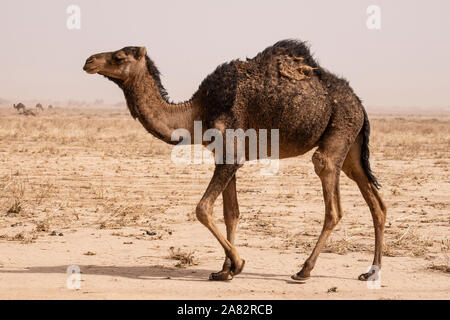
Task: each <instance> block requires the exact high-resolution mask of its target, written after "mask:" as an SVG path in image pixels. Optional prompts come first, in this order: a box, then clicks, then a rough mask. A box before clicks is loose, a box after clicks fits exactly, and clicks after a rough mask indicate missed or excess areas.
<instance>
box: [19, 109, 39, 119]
mask: <svg viewBox="0 0 450 320" xmlns="http://www.w3.org/2000/svg"><path fill="white" fill-rule="evenodd" d="M22 114H23V115H24V116H33V117H36V113H34V112H33V110H30V109H24V110H23V112H22Z"/></svg>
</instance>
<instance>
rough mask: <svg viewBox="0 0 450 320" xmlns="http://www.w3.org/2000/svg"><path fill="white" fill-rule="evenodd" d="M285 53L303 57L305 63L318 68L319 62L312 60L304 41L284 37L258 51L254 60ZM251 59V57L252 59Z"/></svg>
mask: <svg viewBox="0 0 450 320" xmlns="http://www.w3.org/2000/svg"><path fill="white" fill-rule="evenodd" d="M278 55H287V56H290V57H302V58H304V59H305V62H306V64H308V65H309V66H310V67H313V68H319V67H320V66H319V64H318V63H317V62H316V61H315V60H314V58H313V56H312V54H311V52H310V50H309V46H308V44H307V43H306V42H304V41H300V40H295V39H286V40H281V41H278V42H277V43H275V44H274V45H273V46H270V47H268V48H266V49H265V50H264V51H262V52H260V53H259V54H257V55H256V57H255V58H254V59H255V60H259V59H261V60H265V59H267V58H269V57H272V56H278ZM252 60H253V59H252Z"/></svg>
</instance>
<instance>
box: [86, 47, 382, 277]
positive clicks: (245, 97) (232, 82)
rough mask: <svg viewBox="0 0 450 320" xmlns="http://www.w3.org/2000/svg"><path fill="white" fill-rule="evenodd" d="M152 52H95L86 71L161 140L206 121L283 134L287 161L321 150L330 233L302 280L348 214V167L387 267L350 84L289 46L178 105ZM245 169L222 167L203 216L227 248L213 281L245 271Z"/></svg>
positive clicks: (224, 70) (209, 83)
mask: <svg viewBox="0 0 450 320" xmlns="http://www.w3.org/2000/svg"><path fill="white" fill-rule="evenodd" d="M146 52H147V51H146V49H145V47H126V48H123V49H121V50H118V51H115V52H106V53H100V54H96V55H93V56H91V57H90V58H89V59H87V61H86V64H85V66H84V70H85V71H86V72H88V73H99V74H101V75H104V76H106V77H107V78H108V79H110V80H112V81H114V82H115V83H116V84H118V85H119V87H120V88H121V89H122V90H123V91H124V94H125V98H126V101H127V105H128V108H129V109H130V112H131V115H132V116H133V117H134V118H137V119H138V120H139V121H140V122H141V123H142V125H143V126H144V127H145V128H146V129H147V130H148V132H150V133H152V134H153V135H155V136H156V137H157V138H159V139H161V140H163V141H166V142H167V143H174V142H172V141H171V133H172V132H173V131H174V130H175V129H178V128H185V129H188V130H189V131H190V132H191V133H192V134H193V123H194V121H196V120H197V121H202V124H203V130H207V129H209V128H216V129H219V130H221V131H222V132H224V130H225V129H228V128H229V129H239V128H240V129H243V130H244V131H245V130H247V129H250V128H252V129H256V130H257V129H268V130H270V129H279V134H280V150H279V155H280V158H281V159H282V158H287V157H294V156H298V155H301V154H304V153H306V152H308V151H309V150H311V149H312V148H317V149H316V151H315V153H314V155H313V157H312V161H313V163H314V168H315V172H316V173H317V175H318V176H319V177H320V179H321V181H322V188H323V195H324V200H325V221H324V227H323V230H322V232H321V234H320V236H319V240H318V242H317V244H316V247H315V248H314V250H313V252H312V254H311V256H310V257H309V258H308V259H307V260H306V261H305V263H304V265H303V268H302V269H301V270H300V272H298V273H297V274H295V275H293V276H292V278H293V279H296V280H302V279H306V278H308V277H309V275H310V272H311V270H312V269H313V267H314V265H315V263H316V260H317V257H318V255H319V253H320V252H321V250H322V248H323V246H324V245H325V242H326V240H327V238H328V236H329V235H330V233H331V231H332V230H333V228H334V227H335V226H336V224H337V223H338V222H339V220H340V219H341V218H342V216H343V214H344V213H343V211H342V207H341V202H340V196H339V174H340V171H341V169H342V170H343V171H344V172H345V173H346V174H347V175H348V176H349V177H350V178H351V179H353V180H354V181H355V182H356V183H357V184H358V187H359V189H360V190H361V193H362V195H363V196H364V199H365V200H366V202H367V204H368V206H369V208H370V211H371V213H372V217H373V221H374V226H375V257H374V261H373V264H374V265H376V266H378V267H380V266H381V256H382V244H383V233H384V223H385V219H386V207H385V205H384V203H383V201H382V200H381V197H380V195H379V194H378V191H377V187H378V182H377V180H376V179H375V177H374V176H373V174H372V173H371V171H370V165H369V149H368V142H369V132H370V131H369V121H368V118H367V114H366V112H365V111H364V108H363V106H362V104H361V101H360V99H359V98H358V97H357V96H356V95H355V94H354V92H353V90H352V89H351V87H350V86H349V84H348V82H347V81H346V80H344V79H341V78H338V77H336V76H335V75H333V74H331V73H330V72H328V71H326V70H325V69H323V68H322V67H320V66H319V65H318V64H317V63H316V62H315V61H314V59H313V58H312V56H311V54H310V52H309V49H308V47H307V46H306V45H305V44H304V43H303V42H300V41H295V40H284V41H280V42H278V43H276V44H275V45H273V46H271V47H269V48H267V49H265V50H264V51H263V52H261V53H259V54H258V55H257V56H256V57H254V58H252V59H247V61H240V60H234V61H231V62H229V63H226V64H223V65H221V66H219V67H218V68H217V69H216V70H215V71H214V72H213V73H211V74H210V75H209V76H208V77H206V79H205V80H204V81H203V82H202V83H201V85H200V87H199V89H198V91H197V92H196V93H195V94H194V95H193V97H192V98H191V99H190V100H189V101H187V102H184V103H180V104H174V103H171V102H170V101H169V99H168V96H167V92H166V91H165V89H164V87H163V86H162V84H161V80H160V74H159V71H158V70H157V69H156V67H155V65H154V63H153V62H152V61H151V60H150V58H149V57H148V56H147V55H146ZM257 132H258V131H257ZM175 143H176V142H175ZM204 144H205V145H207V142H204ZM240 166H241V165H239V164H217V165H216V168H215V171H214V175H213V177H212V179H211V182H210V184H209V186H208V188H207V190H206V192H205V194H204V195H203V197H202V199H201V200H200V202H199V204H198V205H197V209H196V213H197V218H198V219H199V221H200V222H201V223H203V224H204V225H205V226H206V227H207V228H208V229H209V230H210V231H211V232H212V233H213V235H214V236H215V237H216V238H217V240H218V241H219V242H220V244H221V245H222V247H223V248H224V250H225V255H226V258H225V263H224V265H223V268H222V270H221V271H220V272H218V273H213V274H211V277H210V279H212V280H229V279H232V277H233V276H234V275H237V274H239V273H240V272H241V271H242V269H243V267H244V260H242V259H241V258H240V257H239V255H238V252H237V250H236V248H235V246H234V239H235V230H236V225H237V222H238V219H239V206H238V202H237V195H236V175H235V174H236V171H237V170H238V169H239V167H240ZM221 193H222V196H223V203H224V218H225V224H226V229H227V237H226V238H225V237H224V236H223V235H222V234H221V233H220V231H219V230H218V228H217V226H216V224H215V222H214V219H213V215H212V213H213V212H212V211H213V205H214V202H215V200H216V199H217V197H218V196H219V195H220V194H221ZM369 276H370V274H368V273H365V274H362V275H361V276H360V277H359V278H360V279H361V280H367V279H368V278H369Z"/></svg>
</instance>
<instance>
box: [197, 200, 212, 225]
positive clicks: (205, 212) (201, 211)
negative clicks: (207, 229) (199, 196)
mask: <svg viewBox="0 0 450 320" xmlns="http://www.w3.org/2000/svg"><path fill="white" fill-rule="evenodd" d="M195 214H196V216H197V219H198V221H200V222H201V223H202V224H204V225H207V224H208V223H209V220H210V216H211V214H210V208H209V206H207V205H206V204H205V203H202V202H200V203H199V204H198V205H197V208H196V209H195Z"/></svg>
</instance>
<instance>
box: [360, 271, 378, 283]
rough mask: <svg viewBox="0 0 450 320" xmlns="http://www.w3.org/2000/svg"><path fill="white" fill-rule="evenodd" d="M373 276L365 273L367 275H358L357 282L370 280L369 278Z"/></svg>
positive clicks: (370, 273)
mask: <svg viewBox="0 0 450 320" xmlns="http://www.w3.org/2000/svg"><path fill="white" fill-rule="evenodd" d="M373 274H374V272H367V273H363V274H360V275H359V277H358V280H361V281H368V280H371V279H370V277H372V276H373Z"/></svg>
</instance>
